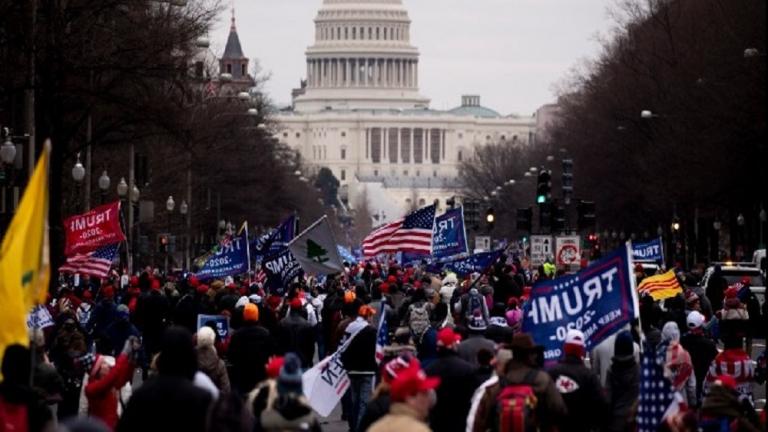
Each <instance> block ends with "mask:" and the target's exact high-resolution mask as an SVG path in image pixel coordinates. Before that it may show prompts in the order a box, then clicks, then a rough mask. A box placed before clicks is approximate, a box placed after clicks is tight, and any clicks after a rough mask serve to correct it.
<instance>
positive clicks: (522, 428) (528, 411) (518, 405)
mask: <svg viewBox="0 0 768 432" xmlns="http://www.w3.org/2000/svg"><path fill="white" fill-rule="evenodd" d="M537 373H538V371H537V370H535V369H534V370H532V371H530V372H528V374H526V375H525V378H524V379H523V382H522V383H517V384H509V383H507V382H506V380H502V381H500V386H501V390H500V391H499V394H498V396H496V416H497V419H498V422H497V426H498V427H497V429H496V430H497V431H498V432H534V431H536V430H537V429H538V426H537V424H538V423H537V422H536V418H535V417H536V415H535V411H536V406H537V404H538V399H536V394H535V393H534V392H533V387H532V384H533V381H534V379H535V378H536V374H537Z"/></svg>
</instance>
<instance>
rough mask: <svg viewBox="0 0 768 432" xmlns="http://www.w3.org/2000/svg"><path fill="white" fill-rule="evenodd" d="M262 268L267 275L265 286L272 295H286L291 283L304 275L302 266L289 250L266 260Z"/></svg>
mask: <svg viewBox="0 0 768 432" xmlns="http://www.w3.org/2000/svg"><path fill="white" fill-rule="evenodd" d="M261 266H262V268H264V272H265V273H266V274H267V281H266V282H265V284H264V285H265V287H266V288H267V290H268V292H269V293H270V294H276V295H280V296H282V295H284V294H285V292H286V289H287V288H288V287H289V286H290V284H291V282H293V280H294V279H296V278H297V277H301V276H302V275H304V271H303V270H302V269H301V264H299V261H298V260H296V257H294V256H293V254H292V253H291V251H290V250H288V249H287V248H286V249H284V250H283V251H282V252H280V253H278V254H276V255H271V256H269V257H267V258H264V261H263V262H262V263H261Z"/></svg>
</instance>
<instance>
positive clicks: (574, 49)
mask: <svg viewBox="0 0 768 432" xmlns="http://www.w3.org/2000/svg"><path fill="white" fill-rule="evenodd" d="M223 1H224V2H226V3H228V4H232V2H234V5H235V11H236V19H237V31H238V34H239V36H240V42H241V44H242V46H243V51H244V52H245V55H246V56H248V57H249V58H251V59H252V60H253V59H257V60H258V61H259V63H260V65H261V67H262V69H263V70H264V71H265V72H267V73H269V74H270V79H269V81H268V82H267V83H266V84H265V90H266V92H267V93H268V94H269V96H270V97H271V98H272V100H273V101H275V102H276V103H277V104H278V105H286V104H288V103H290V92H291V89H292V88H295V87H298V85H299V80H300V79H302V78H304V74H305V72H306V63H305V57H304V51H305V49H306V48H307V46H309V45H311V44H312V43H314V40H313V39H314V22H313V19H314V17H315V15H316V13H317V10H318V9H319V8H320V6H321V5H322V0H223ZM403 1H404V4H405V6H406V7H407V9H408V12H409V15H410V18H411V21H412V23H411V43H412V44H413V45H415V46H416V47H417V48H419V51H420V53H421V58H420V70H419V81H420V92H421V94H422V95H424V96H426V97H429V98H431V99H432V103H431V106H432V108H435V109H450V108H453V107H456V106H458V105H459V104H460V101H461V95H464V94H476V95H480V96H481V104H482V105H483V106H486V107H489V108H492V109H495V110H496V111H499V112H500V113H502V114H504V115H506V114H511V113H516V114H523V115H530V114H532V113H533V112H534V111H536V109H537V108H538V107H540V106H541V105H544V104H546V103H552V102H555V100H556V93H555V92H556V90H555V88H556V86H557V85H558V84H560V83H562V82H563V80H564V79H565V78H566V77H567V76H568V73H569V71H570V70H571V69H572V68H573V67H576V66H578V65H580V64H583V63H584V62H585V61H587V60H589V59H593V58H596V57H597V55H598V54H599V53H600V44H599V42H598V37H600V36H605V35H606V34H607V33H608V31H609V30H610V28H611V27H612V25H613V23H612V21H611V19H610V16H609V13H608V9H609V7H610V6H612V5H613V4H615V0H403ZM230 16H231V15H230V11H229V10H228V11H226V12H225V13H223V14H222V16H221V18H220V20H219V23H218V25H217V26H216V28H215V29H214V30H213V32H212V34H211V41H212V44H211V48H212V49H213V50H214V52H215V53H216V54H217V55H219V54H220V53H221V52H223V50H224V45H225V43H226V39H227V34H228V32H229V22H230Z"/></svg>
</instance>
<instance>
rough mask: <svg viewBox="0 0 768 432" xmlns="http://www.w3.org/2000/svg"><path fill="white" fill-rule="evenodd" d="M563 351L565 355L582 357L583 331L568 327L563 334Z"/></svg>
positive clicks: (583, 350)
mask: <svg viewBox="0 0 768 432" xmlns="http://www.w3.org/2000/svg"><path fill="white" fill-rule="evenodd" d="M563 352H564V353H565V355H567V356H573V357H578V358H584V355H585V354H586V349H585V347H584V333H582V332H581V331H579V330H576V329H570V330H568V332H567V333H566V334H565V343H564V344H563Z"/></svg>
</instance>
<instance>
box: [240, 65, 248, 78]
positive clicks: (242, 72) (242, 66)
mask: <svg viewBox="0 0 768 432" xmlns="http://www.w3.org/2000/svg"><path fill="white" fill-rule="evenodd" d="M246 72H247V71H246V70H245V65H244V64H242V65H240V75H242V76H246V75H248V74H247V73H246Z"/></svg>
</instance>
